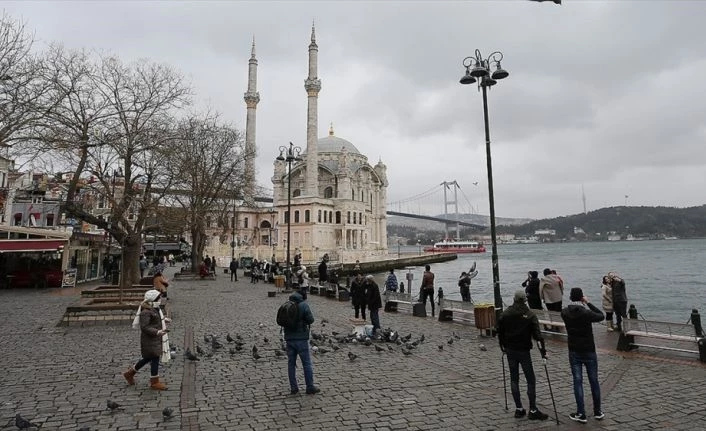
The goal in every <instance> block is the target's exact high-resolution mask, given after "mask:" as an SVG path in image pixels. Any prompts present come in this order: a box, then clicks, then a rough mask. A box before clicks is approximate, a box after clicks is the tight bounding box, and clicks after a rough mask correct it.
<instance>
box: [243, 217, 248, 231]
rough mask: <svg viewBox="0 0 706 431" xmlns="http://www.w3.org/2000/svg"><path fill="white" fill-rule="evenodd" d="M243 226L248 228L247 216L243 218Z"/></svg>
mask: <svg viewBox="0 0 706 431" xmlns="http://www.w3.org/2000/svg"><path fill="white" fill-rule="evenodd" d="M243 227H244V228H245V229H247V228H248V218H247V217H245V218H243Z"/></svg>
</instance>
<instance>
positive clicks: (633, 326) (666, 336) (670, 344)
mask: <svg viewBox="0 0 706 431" xmlns="http://www.w3.org/2000/svg"><path fill="white" fill-rule="evenodd" d="M622 327H623V328H622V329H623V330H622V332H621V333H620V337H619V338H618V347H617V348H618V350H619V351H621V352H626V351H630V350H633V349H636V348H638V347H647V348H653V349H661V350H671V351H675V352H683V353H696V354H699V359H700V360H701V361H702V362H706V339H705V338H703V337H699V336H698V335H697V334H696V330H695V329H694V326H693V325H692V324H689V323H674V322H660V321H654V320H642V319H640V320H638V319H625V320H623V323H622ZM635 337H641V338H652V339H653V340H659V341H656V342H654V343H653V344H644V343H637V342H635ZM674 344H676V345H677V347H675V346H674ZM694 344H696V346H697V350H694V349H693V348H686V346H687V345H692V346H693V345H694ZM702 352H703V354H702Z"/></svg>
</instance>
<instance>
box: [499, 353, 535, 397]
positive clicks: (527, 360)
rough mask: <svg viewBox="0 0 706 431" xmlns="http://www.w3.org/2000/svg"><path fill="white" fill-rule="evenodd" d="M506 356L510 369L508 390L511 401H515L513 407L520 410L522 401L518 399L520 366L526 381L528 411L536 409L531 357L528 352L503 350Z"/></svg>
mask: <svg viewBox="0 0 706 431" xmlns="http://www.w3.org/2000/svg"><path fill="white" fill-rule="evenodd" d="M505 354H506V355H507V366H508V368H510V390H511V391H512V399H513V400H514V401H515V407H516V408H518V409H521V408H522V400H521V399H520V366H522V372H523V373H524V375H525V380H527V397H528V398H529V407H530V410H536V409H537V392H536V386H537V380H536V378H535V376H534V368H533V367H532V357H531V356H530V352H529V350H527V351H521V350H510V349H505Z"/></svg>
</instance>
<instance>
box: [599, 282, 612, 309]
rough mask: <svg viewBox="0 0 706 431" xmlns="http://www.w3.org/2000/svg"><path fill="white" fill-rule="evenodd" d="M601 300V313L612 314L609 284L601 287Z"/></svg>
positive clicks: (610, 287)
mask: <svg viewBox="0 0 706 431" xmlns="http://www.w3.org/2000/svg"><path fill="white" fill-rule="evenodd" d="M601 298H602V299H603V311H605V312H606V313H612V312H613V286H611V285H610V284H603V285H601Z"/></svg>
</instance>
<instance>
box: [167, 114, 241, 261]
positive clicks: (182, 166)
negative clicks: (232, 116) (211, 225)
mask: <svg viewBox="0 0 706 431" xmlns="http://www.w3.org/2000/svg"><path fill="white" fill-rule="evenodd" d="M179 136H180V138H179V142H178V149H177V150H176V151H174V152H173V153H171V156H170V159H169V160H170V165H171V166H172V167H173V168H174V174H175V175H174V178H173V183H174V189H175V190H180V191H181V192H179V193H174V194H173V197H174V199H175V201H176V202H177V203H178V205H180V206H181V207H182V208H184V209H185V211H186V219H187V223H188V226H189V229H190V233H191V238H192V241H193V245H192V268H194V269H195V268H197V267H198V263H199V262H200V261H201V257H202V255H203V250H204V247H205V245H206V227H207V226H206V224H207V223H206V221H207V218H208V217H213V219H214V220H218V219H220V220H221V222H220V223H219V224H221V226H223V228H224V229H227V226H228V225H229V223H228V221H227V217H225V216H224V213H225V211H226V208H227V207H228V203H229V202H232V199H235V198H236V197H242V193H241V190H242V186H243V181H244V175H243V174H244V171H245V162H244V154H245V148H244V146H245V144H244V139H243V135H242V133H241V132H240V131H238V130H236V129H235V128H234V127H232V126H230V125H223V124H221V123H220V122H219V120H218V116H217V115H211V114H202V115H199V116H193V117H191V118H188V119H186V120H184V121H182V122H181V123H180V125H179Z"/></svg>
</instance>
